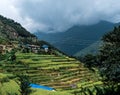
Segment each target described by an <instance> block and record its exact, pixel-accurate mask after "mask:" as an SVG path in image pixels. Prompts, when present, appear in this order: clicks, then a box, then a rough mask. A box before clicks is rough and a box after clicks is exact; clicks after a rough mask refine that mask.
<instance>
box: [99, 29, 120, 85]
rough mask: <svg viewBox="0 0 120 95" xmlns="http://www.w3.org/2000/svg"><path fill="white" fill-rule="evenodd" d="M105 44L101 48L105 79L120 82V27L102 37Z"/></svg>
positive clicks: (101, 62)
mask: <svg viewBox="0 0 120 95" xmlns="http://www.w3.org/2000/svg"><path fill="white" fill-rule="evenodd" d="M102 40H103V46H102V47H101V49H100V54H99V58H98V59H99V60H98V63H100V64H101V65H100V73H101V76H102V77H103V79H104V81H107V82H110V83H111V82H112V83H113V82H114V83H118V82H120V27H118V28H116V27H115V28H114V30H113V31H111V32H109V33H107V34H105V35H104V36H103V38H102Z"/></svg>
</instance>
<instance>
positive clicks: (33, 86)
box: [30, 83, 55, 91]
mask: <svg viewBox="0 0 120 95" xmlns="http://www.w3.org/2000/svg"><path fill="white" fill-rule="evenodd" d="M30 86H31V87H32V88H40V89H44V90H49V91H53V90H55V89H54V88H51V87H48V86H43V85H39V84H32V83H31V84H30Z"/></svg>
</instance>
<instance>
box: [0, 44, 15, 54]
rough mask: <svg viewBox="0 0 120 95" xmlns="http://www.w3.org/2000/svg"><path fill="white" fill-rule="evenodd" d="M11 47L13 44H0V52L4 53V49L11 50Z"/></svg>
mask: <svg viewBox="0 0 120 95" xmlns="http://www.w3.org/2000/svg"><path fill="white" fill-rule="evenodd" d="M13 48H14V46H13V45H0V53H5V51H11V50H12V49H13Z"/></svg>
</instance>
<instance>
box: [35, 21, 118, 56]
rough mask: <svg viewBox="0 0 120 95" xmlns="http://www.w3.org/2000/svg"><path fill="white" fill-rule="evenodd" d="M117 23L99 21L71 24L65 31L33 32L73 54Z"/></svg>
mask: <svg viewBox="0 0 120 95" xmlns="http://www.w3.org/2000/svg"><path fill="white" fill-rule="evenodd" d="M117 25H119V23H111V22H108V21H101V22H99V23H97V24H94V25H82V26H73V27H71V28H69V29H68V30H67V31H65V32H59V33H49V34H45V33H39V32H36V33H34V34H35V35H36V36H37V37H38V38H40V39H42V40H45V41H47V42H49V43H51V44H52V45H53V46H55V47H56V48H58V49H60V50H61V51H63V52H64V53H66V54H68V55H74V54H76V53H77V52H79V51H80V50H82V49H84V48H86V47H88V46H89V45H91V44H93V43H94V42H96V41H98V40H100V39H101V37H102V36H103V35H104V34H105V33H107V32H109V31H111V30H112V29H113V28H114V26H117Z"/></svg>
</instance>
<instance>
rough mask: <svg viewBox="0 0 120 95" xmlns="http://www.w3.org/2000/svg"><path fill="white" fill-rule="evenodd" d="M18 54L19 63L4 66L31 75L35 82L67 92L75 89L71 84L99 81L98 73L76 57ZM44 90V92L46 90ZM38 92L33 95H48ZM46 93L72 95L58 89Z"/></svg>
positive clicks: (15, 71)
mask: <svg viewBox="0 0 120 95" xmlns="http://www.w3.org/2000/svg"><path fill="white" fill-rule="evenodd" d="M16 56H17V60H16V61H17V64H5V65H4V66H3V67H4V69H5V70H6V71H7V72H9V73H10V72H11V73H13V74H19V73H24V74H26V75H28V76H29V77H30V80H31V81H32V82H33V83H37V84H41V85H47V86H50V87H52V88H55V89H57V90H62V91H66V92H69V89H71V90H70V92H72V91H75V89H73V88H71V86H70V85H72V84H74V83H76V84H77V86H78V87H81V86H79V85H81V84H80V83H85V82H86V84H85V85H87V86H92V85H91V84H92V83H95V82H97V81H98V80H97V78H96V77H97V75H96V74H94V73H93V72H91V71H89V69H87V68H85V67H84V66H83V64H82V63H80V62H79V61H77V60H76V59H74V58H69V57H67V56H55V55H44V54H33V53H16ZM91 81H92V83H91ZM87 82H88V83H87ZM87 86H84V87H87ZM66 89H68V90H66ZM76 90H77V88H76ZM40 91H41V90H40ZM42 92H43V93H44V92H45V91H42ZM42 92H41V93H42ZM37 93H40V92H39V90H37V92H35V93H34V94H33V95H47V94H37ZM45 93H48V95H70V94H67V93H66V94H58V91H57V93H56V92H53V93H51V92H49V91H48V92H45Z"/></svg>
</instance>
